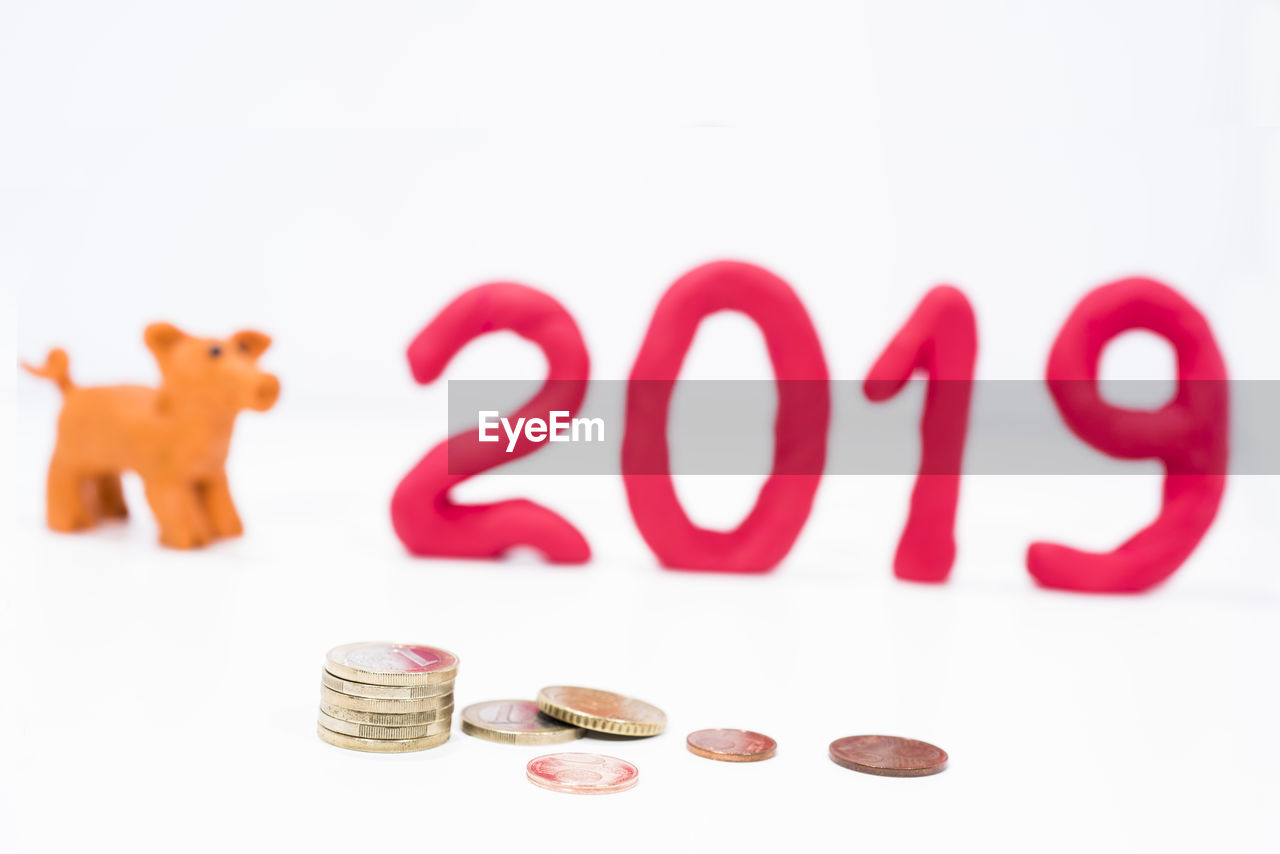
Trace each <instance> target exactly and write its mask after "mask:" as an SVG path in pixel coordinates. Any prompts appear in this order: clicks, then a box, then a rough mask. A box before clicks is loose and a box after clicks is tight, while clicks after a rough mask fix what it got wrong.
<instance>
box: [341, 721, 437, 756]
mask: <svg viewBox="0 0 1280 854" xmlns="http://www.w3.org/2000/svg"><path fill="white" fill-rule="evenodd" d="M316 733H317V734H318V735H319V736H320V738H322V739H324V740H325V741H327V742H329V743H330V744H333V745H336V746H338V747H345V748H347V749H348V750H361V751H364V752H365V753H412V752H414V751H416V750H430V749H431V748H433V747H439V746H440V745H442V744H444V743H445V742H446V741H448V740H449V733H448V732H442V733H440V734H439V735H429V736H427V737H426V738H405V739H385V738H359V737H358V736H354V735H344V734H343V733H340V732H334V731H333V730H331V729H325V728H324V727H323V726H321V725H320V724H316Z"/></svg>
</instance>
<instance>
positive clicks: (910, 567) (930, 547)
mask: <svg viewBox="0 0 1280 854" xmlns="http://www.w3.org/2000/svg"><path fill="white" fill-rule="evenodd" d="M977 352H978V330H977V325H976V323H975V321H974V317H973V308H972V307H971V306H970V305H969V300H968V299H966V298H965V295H964V294H963V293H961V292H960V291H959V290H957V289H956V288H953V287H950V286H948V285H942V286H940V287H936V288H934V289H933V290H931V291H929V293H927V294H925V296H924V299H923V300H921V301H920V305H918V306H917V307H916V310H915V311H914V312H913V313H912V315H911V317H909V318H908V319H907V322H906V323H905V324H903V326H902V329H901V330H899V332H898V334H897V335H895V336H894V337H893V340H892V341H890V342H889V345H888V346H887V347H885V349H884V352H883V353H881V354H880V358H879V359H877V360H876V363H875V364H874V365H872V367H871V370H870V371H869V372H868V373H867V379H866V381H865V382H864V383H863V387H862V389H863V393H864V394H866V396H867V398H868V399H869V400H872V401H875V402H877V403H879V402H881V401H885V400H888V399H889V398H891V397H893V396H894V395H896V394H897V393H898V392H899V391H901V390H902V387H903V386H904V385H906V382H907V380H908V379H910V378H911V375H912V374H913V373H915V372H916V371H917V370H923V371H925V372H926V373H927V374H928V375H929V386H928V391H927V392H926V393H925V401H924V414H923V415H922V416H921V419H920V471H919V473H918V474H917V475H916V484H915V488H914V489H913V490H912V492H911V511H910V513H909V514H908V516H907V523H906V525H905V526H904V527H903V530H902V538H901V539H900V540H899V541H898V551H897V554H896V555H895V556H894V559H893V571H894V574H895V575H897V576H898V577H899V578H905V579H909V580H911V581H945V580H946V578H947V576H948V575H949V574H950V573H951V565H952V564H953V563H954V562H955V557H956V541H955V523H956V503H957V502H958V501H959V497H960V470H961V462H962V460H963V458H964V441H965V435H966V433H967V432H968V428H969V399H970V395H971V391H972V381H973V363H974V360H975V358H976V356H977Z"/></svg>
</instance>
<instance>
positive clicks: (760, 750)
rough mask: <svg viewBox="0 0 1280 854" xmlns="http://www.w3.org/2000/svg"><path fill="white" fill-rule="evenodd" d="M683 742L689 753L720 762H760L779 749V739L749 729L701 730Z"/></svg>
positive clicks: (690, 734) (692, 733)
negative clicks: (775, 739)
mask: <svg viewBox="0 0 1280 854" xmlns="http://www.w3.org/2000/svg"><path fill="white" fill-rule="evenodd" d="M685 744H686V745H687V746H688V748H689V752H690V753H693V754H696V755H698V756H701V757H703V758H705V759H719V760H720V761H722V762H760V761H761V760H764V759H772V758H773V755H774V754H775V753H777V752H778V742H776V741H774V740H773V739H772V738H769V736H767V735H762V734H761V733H758V732H752V731H751V730H749V729H700V730H698V731H697V732H691V733H689V737H688V738H687V739H686V740H685Z"/></svg>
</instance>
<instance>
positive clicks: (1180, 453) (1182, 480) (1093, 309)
mask: <svg viewBox="0 0 1280 854" xmlns="http://www.w3.org/2000/svg"><path fill="white" fill-rule="evenodd" d="M1130 329H1147V330H1150V331H1151V332H1154V333H1156V334H1157V335H1161V336H1163V337H1164V338H1166V339H1168V341H1169V343H1170V344H1172V345H1173V349H1174V351H1175V352H1176V353H1177V358H1178V391H1177V393H1176V394H1175V396H1174V398H1173V400H1171V401H1170V402H1169V403H1168V404H1166V405H1165V406H1164V407H1162V408H1160V409H1159V410H1156V411H1155V412H1147V411H1142V410H1135V409H1124V408H1121V407H1117V406H1112V405H1111V404H1109V403H1107V402H1106V401H1104V400H1103V399H1102V397H1101V395H1100V394H1099V392H1098V384H1097V381H1098V360H1099V359H1100V358H1101V356H1102V351H1103V348H1104V347H1106V345H1107V343H1108V342H1109V341H1110V340H1111V339H1112V338H1114V337H1116V336H1117V335H1119V334H1120V333H1122V332H1125V331H1128V330H1130ZM1046 379H1047V381H1048V384H1049V390H1050V392H1052V394H1053V399H1054V402H1055V403H1056V404H1057V406H1058V411H1059V412H1060V413H1061V414H1062V417H1063V419H1064V420H1065V421H1066V422H1067V426H1069V427H1070V428H1071V430H1072V432H1074V433H1075V434H1076V435H1077V436H1079V437H1080V438H1081V439H1084V440H1085V441H1086V442H1088V443H1089V444H1090V445H1093V446H1094V447H1095V448H1097V449H1099V450H1101V451H1104V452H1105V453H1107V454H1110V455H1111V456H1113V457H1122V458H1125V459H1142V458H1152V457H1155V458H1158V459H1160V460H1162V461H1163V462H1164V465H1165V470H1166V476H1165V483H1164V499H1163V502H1162V504H1161V507H1160V515H1159V516H1158V517H1157V518H1156V520H1155V521H1154V522H1152V523H1151V524H1150V525H1148V526H1147V527H1146V528H1144V529H1142V530H1141V531H1139V532H1138V533H1137V534H1135V535H1134V536H1133V537H1132V538H1130V539H1129V540H1128V541H1127V542H1125V543H1124V544H1123V545H1121V546H1120V547H1119V548H1117V549H1115V551H1111V552H1106V553H1102V554H1095V553H1090V552H1082V551H1078V550H1076V549H1073V548H1070V547H1068V546H1061V545H1056V544H1053V543H1035V544H1033V545H1032V546H1031V547H1030V548H1029V549H1028V550H1027V569H1028V570H1029V571H1030V572H1031V575H1032V576H1033V577H1034V578H1035V579H1036V580H1037V581H1038V582H1040V583H1041V584H1043V585H1045V586H1046V587H1058V588H1062V589H1064V590H1084V591H1092V592H1135V591H1140V590H1146V589H1147V588H1149V587H1151V586H1153V585H1155V584H1158V583H1159V582H1161V581H1163V580H1164V579H1166V578H1168V577H1169V576H1170V575H1171V574H1173V572H1174V570H1176V569H1177V568H1178V566H1179V565H1180V564H1181V563H1182V562H1183V561H1184V560H1186V559H1187V557H1188V556H1189V555H1190V554H1191V552H1192V551H1193V550H1194V549H1195V547H1196V544H1197V543H1199V542H1200V538H1201V537H1203V536H1204V533H1205V531H1207V530H1208V529H1209V525H1210V524H1212V522H1213V518H1214V516H1215V515H1216V514H1217V512H1218V504H1219V502H1220V501H1221V500H1222V491H1223V489H1224V487H1225V486H1226V480H1227V478H1226V464H1227V426H1228V406H1229V399H1228V398H1229V395H1228V391H1227V382H1226V380H1227V369H1226V365H1225V364H1224V363H1223V361H1222V354H1221V353H1220V352H1219V351H1218V345H1217V342H1216V341H1215V340H1214V337H1213V332H1212V331H1211V330H1210V329H1209V324H1208V322H1207V321H1206V320H1205V318H1204V316H1203V315H1202V314H1201V313H1200V312H1199V311H1198V310H1197V309H1196V307H1195V306H1193V305H1192V304H1191V303H1189V302H1188V301H1187V300H1186V299H1184V298H1183V297H1182V296H1180V295H1179V294H1178V293H1177V292H1176V291H1174V290H1173V289H1171V288H1169V287H1166V286H1165V285H1162V284H1160V283H1159V282H1155V281H1152V280H1150V279H1126V280H1124V281H1120V282H1114V283H1112V284H1109V285H1104V286H1103V287H1100V288H1098V289H1096V290H1094V291H1092V292H1091V293H1089V294H1087V295H1086V296H1085V297H1084V299H1082V300H1081V301H1080V303H1079V304H1078V305H1077V306H1076V308H1075V310H1074V311H1072V312H1071V316H1070V317H1068V318H1067V322H1066V323H1065V324H1064V325H1063V327H1062V331H1061V332H1059V333H1058V338H1057V340H1056V341H1054V344H1053V349H1052V350H1051V351H1050V354H1049V365H1048V369H1047V372H1046Z"/></svg>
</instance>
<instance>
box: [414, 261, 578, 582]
mask: <svg viewBox="0 0 1280 854" xmlns="http://www.w3.org/2000/svg"><path fill="white" fill-rule="evenodd" d="M504 329H509V330H511V331H512V332H515V333H516V334H517V335H520V336H521V337H523V338H527V339H529V340H530V341H532V342H533V343H534V344H537V345H538V347H540V348H541V349H542V352H543V353H544V354H545V355H546V357H547V366H548V367H547V379H546V381H545V382H544V383H543V385H542V387H541V388H540V389H539V390H538V393H537V394H535V395H534V396H533V398H531V399H530V400H529V401H528V402H526V403H525V404H524V405H523V406H521V407H520V408H519V409H518V410H517V411H516V412H515V413H514V416H513V418H521V417H523V418H530V417H538V418H543V419H544V420H545V419H547V418H548V417H549V413H550V411H551V410H553V409H555V410H568V411H569V412H570V413H573V412H576V411H577V410H578V407H579V406H580V405H581V404H582V399H583V397H584V395H585V394H586V383H587V377H588V372H589V365H588V360H587V347H586V344H585V343H583V340H582V334H581V333H580V332H579V331H578V325H577V324H576V323H574V321H573V318H572V317H571V316H570V315H569V313H568V312H567V311H565V309H564V307H563V306H561V305H560V303H558V302H556V301H555V300H554V299H552V298H551V297H550V296H547V295H546V294H544V293H542V292H541V291H537V290H534V289H533V288H529V287H525V286H524V285H518V284H512V283H506V282H498V283H493V284H488V285H481V286H479V287H476V288H472V289H471V290H469V291H467V292H466V293H464V294H462V295H461V296H459V297H458V298H457V299H455V300H454V301H453V302H451V303H450V304H449V305H448V306H446V307H445V309H444V310H443V311H441V312H440V314H439V315H437V316H436V318H435V319H434V320H432V321H431V322H430V323H429V324H427V326H426V328H425V329H423V330H422V331H421V332H419V333H418V336H417V337H416V338H414V339H413V343H412V344H410V345H409V353H408V355H409V367H410V369H411V370H412V371H413V377H414V379H415V380H417V381H418V382H419V383H422V384H424V385H425V384H427V383H430V382H434V381H435V380H436V379H438V378H439V376H440V374H441V373H443V372H444V369H445V367H446V366H447V365H448V364H449V362H450V361H451V360H452V359H453V357H454V356H455V355H456V354H457V353H458V351H459V350H461V349H462V348H463V347H464V346H466V345H467V344H468V343H469V342H470V341H472V340H474V339H475V338H478V337H480V336H481V335H484V334H486V333H489V332H497V331H499V330H504ZM540 447H542V445H534V444H532V443H529V442H523V443H520V444H519V445H517V446H516V448H515V450H514V451H512V452H511V453H506V452H505V450H504V449H503V448H502V447H501V443H493V444H490V443H481V442H480V441H479V437H478V435H477V432H476V431H474V430H471V431H465V432H463V433H459V434H458V435H456V436H453V437H450V438H449V439H448V440H447V441H445V442H441V443H440V444H438V445H436V446H435V447H434V448H432V449H431V451H430V452H429V453H428V454H427V455H426V456H425V457H423V458H422V460H421V461H419V463H418V464H417V465H416V466H414V467H413V469H412V470H411V471H410V472H409V473H408V474H407V475H405V477H404V480H402V481H400V485H399V486H398V487H396V491H395V494H394V495H393V496H392V498H391V522H392V525H393V527H394V528H395V531H396V535H397V536H398V537H399V538H400V540H401V542H403V543H404V544H405V547H406V548H408V549H409V551H410V552H412V553H414V554H417V555H436V556H440V557H498V556H499V555H501V554H502V553H503V552H505V551H507V550H508V549H511V548H512V547H514V546H532V547H533V548H536V549H538V550H539V551H541V552H542V553H543V554H544V555H546V557H547V559H548V560H550V561H553V562H555V563H581V562H583V561H586V560H587V559H588V558H590V557H591V548H590V546H588V545H587V541H586V539H584V538H583V536H582V534H580V533H579V532H578V529H577V528H575V527H574V526H573V525H571V524H570V523H569V522H568V521H567V520H565V519H564V518H563V517H561V516H560V515H559V514H557V513H554V512H552V511H551V510H548V509H547V508H546V507H542V506H540V505H538V504H534V503H533V502H532V501H526V500H523V499H515V500H510V501H499V502H497V503H495V504H455V503H454V502H453V501H452V499H450V497H449V490H450V489H452V488H453V487H454V486H455V485H457V484H459V483H461V482H462V481H464V480H466V479H467V478H469V477H473V476H475V475H477V474H479V473H480V472H483V471H487V470H488V469H491V468H494V467H495V466H498V465H501V464H502V463H504V462H510V461H511V460H513V459H517V458H519V457H522V456H524V455H525V454H528V453H531V452H532V451H534V450H536V449H537V448H540ZM450 460H452V461H453V465H452V470H450V469H451V467H450V464H449V462H450Z"/></svg>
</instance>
